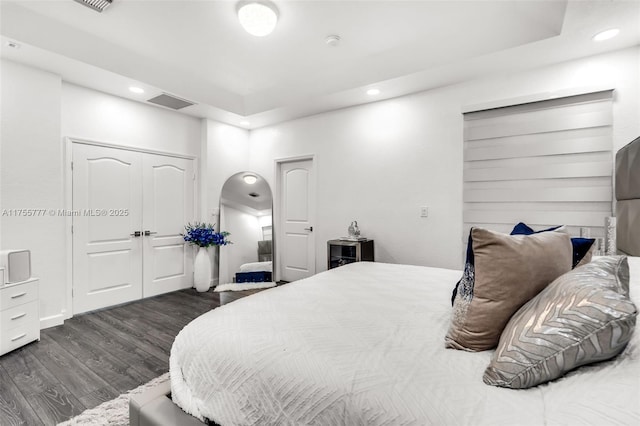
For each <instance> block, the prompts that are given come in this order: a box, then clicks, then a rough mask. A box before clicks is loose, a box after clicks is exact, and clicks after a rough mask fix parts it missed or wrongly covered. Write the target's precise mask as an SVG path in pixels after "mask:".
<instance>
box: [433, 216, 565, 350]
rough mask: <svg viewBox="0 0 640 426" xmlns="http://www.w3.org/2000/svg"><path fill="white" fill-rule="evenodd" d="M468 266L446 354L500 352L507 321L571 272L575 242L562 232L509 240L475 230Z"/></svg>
mask: <svg viewBox="0 0 640 426" xmlns="http://www.w3.org/2000/svg"><path fill="white" fill-rule="evenodd" d="M469 244H471V251H470V257H471V259H470V263H471V265H469V259H467V265H466V266H465V275H464V276H463V278H462V280H461V282H460V285H459V286H458V293H457V295H456V297H455V299H454V304H453V314H452V318H451V325H450V327H449V331H448V333H447V335H446V337H445V346H446V347H447V348H454V349H462V350H468V351H484V350H487V349H491V348H494V347H496V345H497V344H498V340H499V339H500V334H501V333H502V330H503V329H504V327H505V326H506V324H507V322H508V321H509V318H511V315H513V314H514V313H515V312H516V311H517V310H518V309H519V308H520V307H521V306H522V305H524V304H525V303H526V302H528V301H529V300H530V299H531V298H533V297H534V296H535V295H537V294H538V293H539V292H540V291H541V290H542V289H544V288H545V287H546V286H547V285H549V284H550V283H551V282H552V281H553V280H555V279H556V278H557V277H559V276H560V275H562V274H564V273H565V272H568V271H570V270H571V264H572V257H573V250H572V247H571V237H570V236H569V235H568V234H565V233H562V232H542V233H539V234H532V235H506V234H501V233H498V232H493V231H489V230H487V229H482V228H472V229H471V234H470V237H469Z"/></svg>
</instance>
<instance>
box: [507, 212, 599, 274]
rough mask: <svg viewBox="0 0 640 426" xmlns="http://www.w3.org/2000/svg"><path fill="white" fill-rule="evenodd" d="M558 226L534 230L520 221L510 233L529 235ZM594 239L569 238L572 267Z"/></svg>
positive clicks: (589, 248)
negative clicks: (571, 250)
mask: <svg viewBox="0 0 640 426" xmlns="http://www.w3.org/2000/svg"><path fill="white" fill-rule="evenodd" d="M561 227H562V225H560V226H554V227H552V228H548V229H543V230H542V231H534V230H533V229H532V228H531V227H530V226H528V225H526V224H524V223H522V222H520V223H518V224H517V225H516V226H514V227H513V230H512V231H511V234H510V235H531V234H537V233H539V232H547V231H555V230H557V229H558V228H561ZM595 241H596V240H595V239H594V238H571V245H572V246H573V265H572V268H575V267H576V266H578V264H579V263H580V261H581V260H582V259H584V258H585V256H587V255H588V254H589V250H591V247H592V246H593V243H594V242H595ZM590 260H591V256H589V258H588V259H587V262H586V263H588V261H590Z"/></svg>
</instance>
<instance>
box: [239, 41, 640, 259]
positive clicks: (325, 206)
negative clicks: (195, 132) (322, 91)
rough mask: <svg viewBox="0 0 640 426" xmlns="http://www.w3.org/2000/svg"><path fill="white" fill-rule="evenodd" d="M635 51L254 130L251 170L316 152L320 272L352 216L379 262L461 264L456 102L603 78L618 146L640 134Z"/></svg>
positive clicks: (638, 51)
mask: <svg viewBox="0 0 640 426" xmlns="http://www.w3.org/2000/svg"><path fill="white" fill-rule="evenodd" d="M639 56H640V48H638V47H635V48H632V49H626V50H622V51H618V52H613V53H609V54H605V55H599V56H594V57H590V58H586V59H582V60H576V61H570V62H566V63H561V64H556V65H553V66H549V67H544V68H540V69H534V70H530V71H527V72H523V73H518V74H513V75H496V76H495V77H493V78H490V79H483V80H475V81H469V82H465V83H461V84H457V85H453V86H448V87H443V88H439V89H435V90H430V91H427V92H423V93H419V94H414V95H410V96H404V97H400V98H396V99H390V100H386V101H380V102H377V103H373V104H367V105H362V106H358V107H353V108H347V109H344V110H338V111H333V112H328V113H323V114H319V115H315V116H311V117H306V118H301V119H298V120H294V121H289V122H285V123H281V124H278V125H274V126H269V127H265V128H262V129H258V130H255V131H253V132H251V134H250V145H251V162H250V168H251V169H253V170H255V171H256V172H257V173H260V174H261V175H263V176H265V178H266V179H267V180H268V181H269V183H270V184H271V185H272V187H273V184H274V182H275V176H274V159H278V158H286V157H291V156H298V155H305V154H315V159H316V164H315V167H316V174H317V183H318V187H317V192H318V193H317V206H318V210H317V222H318V223H316V224H314V230H315V231H316V232H317V234H316V268H317V270H318V271H321V270H324V269H326V241H327V240H328V239H331V238H335V237H340V236H342V235H345V234H346V229H347V226H348V225H349V223H350V222H351V221H352V220H357V221H358V224H359V225H360V228H361V230H362V234H363V235H364V236H367V237H369V238H373V239H375V241H376V242H375V251H376V260H377V261H381V262H391V263H407V264H416V265H427V266H436V267H446V268H460V267H461V265H462V259H463V256H462V247H463V238H464V237H463V235H462V163H463V154H462V141H463V120H462V108H463V106H467V105H473V104H478V103H483V102H490V101H495V100H501V99H509V98H515V97H520V96H526V95H530V94H536V93H543V92H550V91H556V90H563V89H567V88H574V87H581V86H590V85H604V84H610V85H611V86H612V87H615V88H616V91H615V95H614V106H613V108H614V111H613V113H614V130H613V140H614V150H617V149H619V148H620V147H621V146H623V145H624V144H626V143H628V142H629V141H631V140H632V139H633V138H634V137H637V136H638V135H639V134H640V119H639V117H640V107H639V102H640V96H639V95H640V82H639V78H638V75H639V74H638V70H639V63H640V60H639ZM422 205H425V206H428V207H429V217H428V218H426V219H424V218H420V217H419V206H422ZM276 226H277V224H276Z"/></svg>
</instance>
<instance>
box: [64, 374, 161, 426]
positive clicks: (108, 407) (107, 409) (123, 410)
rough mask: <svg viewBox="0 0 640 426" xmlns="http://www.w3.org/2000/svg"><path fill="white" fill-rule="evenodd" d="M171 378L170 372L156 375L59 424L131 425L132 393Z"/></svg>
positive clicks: (65, 425)
mask: <svg viewBox="0 0 640 426" xmlns="http://www.w3.org/2000/svg"><path fill="white" fill-rule="evenodd" d="M168 379H169V373H165V374H163V375H162V376H160V377H156V378H155V379H153V380H151V381H150V382H149V383H145V384H144V385H141V386H138V387H137V388H135V389H134V390H132V391H129V392H127V393H123V394H122V395H120V396H119V397H117V398H115V399H112V400H111V401H106V402H103V403H102V404H100V405H98V406H97V407H94V408H89V409H88V410H85V411H83V412H82V413H80V414H78V415H77V416H75V417H73V418H71V419H70V420H68V421H66V422H63V423H59V424H58V426H76V425H77V426H80V425H82V426H85V425H88V426H99V425H100V426H102V425H109V426H128V425H129V398H130V397H131V395H137V394H140V393H142V392H144V391H146V390H147V389H149V388H151V387H153V386H155V385H157V384H158V383H162V382H164V381H166V380H168Z"/></svg>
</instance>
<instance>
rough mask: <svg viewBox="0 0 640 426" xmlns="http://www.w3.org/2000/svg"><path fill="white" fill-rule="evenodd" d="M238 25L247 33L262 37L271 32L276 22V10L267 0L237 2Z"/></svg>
mask: <svg viewBox="0 0 640 426" xmlns="http://www.w3.org/2000/svg"><path fill="white" fill-rule="evenodd" d="M238 19H239V20H240V25H242V28H244V29H245V30H246V31H247V32H248V33H249V34H251V35H254V36H256V37H264V36H266V35H269V34H271V32H273V30H274V29H275V28H276V24H277V23H278V10H277V9H276V7H275V6H274V5H273V4H271V3H270V2H268V1H262V0H260V1H249V2H241V3H238Z"/></svg>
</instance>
